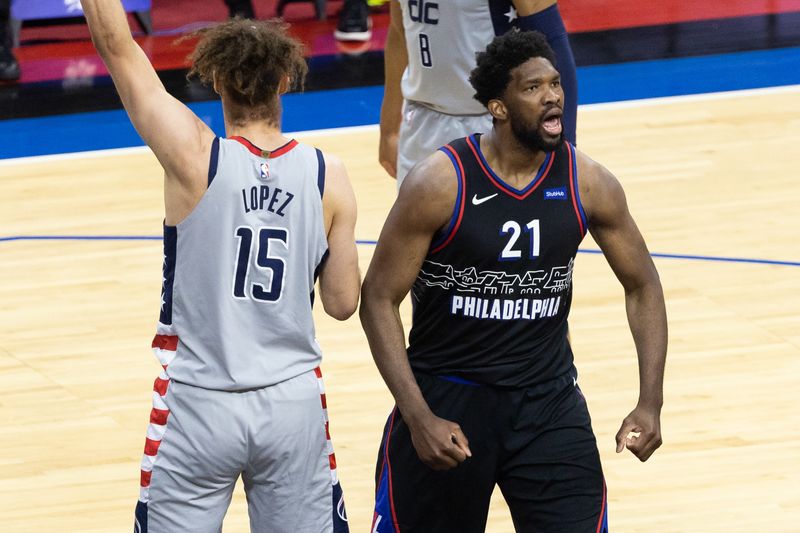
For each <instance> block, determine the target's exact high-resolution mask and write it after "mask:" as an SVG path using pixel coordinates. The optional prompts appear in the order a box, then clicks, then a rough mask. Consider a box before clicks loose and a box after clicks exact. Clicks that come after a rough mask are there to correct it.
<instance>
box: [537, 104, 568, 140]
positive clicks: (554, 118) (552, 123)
mask: <svg viewBox="0 0 800 533" xmlns="http://www.w3.org/2000/svg"><path fill="white" fill-rule="evenodd" d="M561 114H562V113H561V110H560V109H553V110H552V111H548V112H547V113H545V115H544V118H543V119H542V128H544V131H545V132H546V133H547V134H548V135H552V136H554V137H555V136H558V135H561V131H562V130H563V127H562V125H561Z"/></svg>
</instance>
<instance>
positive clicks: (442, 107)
mask: <svg viewBox="0 0 800 533" xmlns="http://www.w3.org/2000/svg"><path fill="white" fill-rule="evenodd" d="M400 6H401V8H402V11H403V27H404V28H405V36H406V48H407V51H408V67H407V68H406V71H405V73H404V74H403V80H402V83H401V86H402V90H403V97H404V98H405V99H406V100H412V101H414V102H417V103H419V104H422V105H425V106H427V107H430V108H432V109H434V110H436V111H439V112H441V113H447V114H449V115H482V114H484V113H486V108H485V107H483V105H481V103H480V102H478V101H477V100H475V99H474V98H473V97H472V96H473V95H474V94H475V90H474V89H473V88H472V86H471V85H470V83H469V73H470V72H471V71H472V69H473V68H475V54H476V52H479V51H482V50H484V49H485V48H486V45H488V44H489V43H490V42H491V40H492V39H493V38H494V37H495V36H496V35H502V34H503V33H505V32H506V31H508V30H509V28H511V24H512V22H513V21H514V20H515V19H516V18H517V13H516V11H515V10H514V7H513V5H512V4H511V1H510V0H452V1H447V0H438V1H432V0H400Z"/></svg>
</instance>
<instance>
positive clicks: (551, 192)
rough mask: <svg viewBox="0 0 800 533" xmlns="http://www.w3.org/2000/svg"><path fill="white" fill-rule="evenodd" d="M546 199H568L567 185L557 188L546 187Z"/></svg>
mask: <svg viewBox="0 0 800 533" xmlns="http://www.w3.org/2000/svg"><path fill="white" fill-rule="evenodd" d="M544 199H545V200H566V199H567V188H566V187H556V188H555V189H545V190H544Z"/></svg>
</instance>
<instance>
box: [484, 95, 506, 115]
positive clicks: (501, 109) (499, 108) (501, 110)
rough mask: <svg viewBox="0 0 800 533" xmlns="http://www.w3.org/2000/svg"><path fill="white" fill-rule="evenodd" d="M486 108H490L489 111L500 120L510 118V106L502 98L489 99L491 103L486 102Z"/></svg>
mask: <svg viewBox="0 0 800 533" xmlns="http://www.w3.org/2000/svg"><path fill="white" fill-rule="evenodd" d="M486 108H487V109H488V110H489V113H491V114H492V116H493V117H494V118H496V119H498V120H506V119H507V118H508V108H507V107H506V104H504V103H503V101H502V100H499V99H497V98H495V99H492V100H489V103H488V104H486Z"/></svg>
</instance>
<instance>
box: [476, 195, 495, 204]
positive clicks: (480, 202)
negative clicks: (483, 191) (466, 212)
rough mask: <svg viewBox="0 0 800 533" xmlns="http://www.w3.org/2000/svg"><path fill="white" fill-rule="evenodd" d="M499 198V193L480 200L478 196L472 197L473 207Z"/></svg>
mask: <svg viewBox="0 0 800 533" xmlns="http://www.w3.org/2000/svg"><path fill="white" fill-rule="evenodd" d="M495 196H497V193H494V194H490V195H489V196H484V197H483V198H478V195H477V194H476V195H473V197H472V205H481V204H482V203H483V202H488V201H489V200H491V199H492V198H494V197H495Z"/></svg>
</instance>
